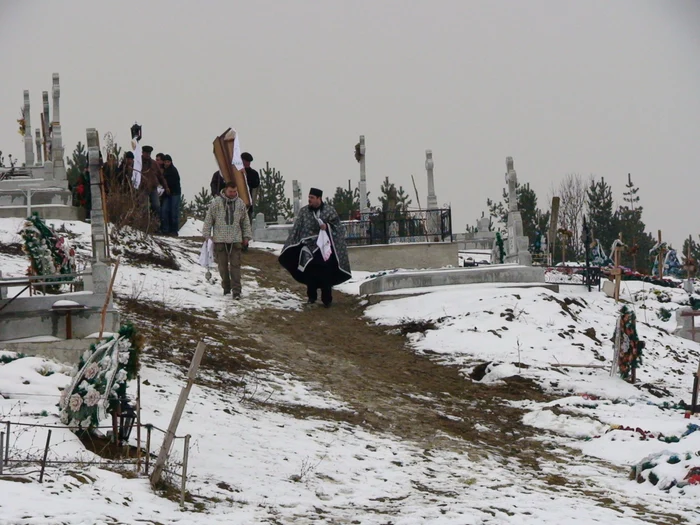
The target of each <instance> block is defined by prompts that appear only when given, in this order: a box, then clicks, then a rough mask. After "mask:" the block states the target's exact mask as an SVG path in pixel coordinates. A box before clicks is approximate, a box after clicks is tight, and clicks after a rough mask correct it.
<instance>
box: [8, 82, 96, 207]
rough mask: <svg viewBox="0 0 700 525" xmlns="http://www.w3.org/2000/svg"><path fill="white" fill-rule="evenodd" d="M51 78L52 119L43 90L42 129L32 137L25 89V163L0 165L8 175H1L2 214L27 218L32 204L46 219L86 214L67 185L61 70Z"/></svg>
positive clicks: (46, 93) (27, 95)
mask: <svg viewBox="0 0 700 525" xmlns="http://www.w3.org/2000/svg"><path fill="white" fill-rule="evenodd" d="M52 81H53V85H52V96H53V119H52V120H51V121H49V96H48V92H46V91H44V92H43V93H42V95H43V111H42V112H41V113H40V116H41V119H40V120H41V129H37V130H36V134H35V137H32V129H31V105H30V96H29V91H24V94H23V95H24V105H23V109H22V113H23V118H24V123H25V128H24V165H23V166H22V167H16V168H15V169H14V170H12V171H11V170H10V169H6V168H0V174H4V175H5V176H6V178H3V177H0V178H2V180H0V217H19V218H24V217H26V215H25V213H26V209H27V207H28V205H29V204H31V206H32V207H33V208H32V209H33V210H34V211H36V212H38V213H39V215H40V216H41V217H42V218H44V219H65V220H81V219H82V218H84V210H83V209H82V208H78V207H74V206H72V195H71V192H70V191H69V189H68V179H67V176H66V166H65V161H64V149H63V138H62V134H61V122H60V96H61V89H60V83H59V76H58V73H54V74H53V79H52ZM49 122H50V123H51V127H50V128H49ZM42 137H43V138H42ZM35 146H36V154H35V152H34V147H35ZM42 153H43V155H42ZM42 160H43V163H42ZM7 172H10V173H7ZM10 175H11V176H10ZM27 187H31V188H32V191H31V197H30V194H29V193H30V192H27V191H26V188H27ZM30 198H31V199H32V200H31V203H30V201H29V199H30Z"/></svg>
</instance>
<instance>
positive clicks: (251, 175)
mask: <svg viewBox="0 0 700 525" xmlns="http://www.w3.org/2000/svg"><path fill="white" fill-rule="evenodd" d="M241 160H242V161H243V168H244V169H245V180H246V183H247V184H248V190H249V193H250V207H249V208H248V218H249V219H250V222H251V224H252V222H253V213H254V209H255V202H256V200H257V198H258V188H260V173H258V170H256V169H253V168H252V167H251V165H250V163H251V162H253V156H252V155H251V154H250V153H248V152H247V151H246V152H244V153H242V154H241Z"/></svg>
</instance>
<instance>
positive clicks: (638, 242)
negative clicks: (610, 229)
mask: <svg viewBox="0 0 700 525" xmlns="http://www.w3.org/2000/svg"><path fill="white" fill-rule="evenodd" d="M625 188H626V191H625V192H623V200H624V202H625V204H624V205H623V206H620V208H619V209H618V221H619V225H620V227H619V230H620V233H621V234H622V242H623V243H625V244H626V245H627V250H624V251H623V252H622V254H621V255H622V261H621V263H622V265H623V266H627V267H630V268H632V269H633V270H635V271H637V269H638V267H639V269H640V271H641V273H649V270H650V269H651V265H652V263H650V262H649V261H650V259H649V250H651V248H652V247H653V246H654V244H655V243H654V239H653V237H652V236H651V235H650V234H648V233H647V232H646V231H645V230H646V227H645V225H644V222H642V210H643V208H642V206H641V205H640V204H639V202H640V198H639V195H638V192H639V188H638V187H637V186H635V185H634V183H633V182H632V175H631V174H628V175H627V184H626V185H625Z"/></svg>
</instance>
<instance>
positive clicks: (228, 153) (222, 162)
mask: <svg viewBox="0 0 700 525" xmlns="http://www.w3.org/2000/svg"><path fill="white" fill-rule="evenodd" d="M231 133H232V130H231V128H228V129H227V130H226V131H224V132H223V133H222V134H221V135H219V136H218V137H216V138H215V139H214V143H213V146H214V158H215V159H216V163H217V165H218V166H219V171H220V172H221V176H222V177H223V178H224V180H225V181H226V182H235V183H236V187H237V188H238V196H239V197H240V198H241V199H242V200H243V202H244V204H245V205H246V206H250V202H251V200H250V191H249V190H248V182H247V180H246V178H245V174H244V173H242V172H241V171H239V170H238V168H236V166H234V165H233V143H234V140H235V139H233V138H231Z"/></svg>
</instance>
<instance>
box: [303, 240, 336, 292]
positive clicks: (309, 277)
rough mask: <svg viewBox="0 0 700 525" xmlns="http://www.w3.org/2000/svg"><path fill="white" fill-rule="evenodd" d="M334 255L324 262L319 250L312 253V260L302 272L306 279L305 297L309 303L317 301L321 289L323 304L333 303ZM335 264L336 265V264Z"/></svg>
mask: <svg viewBox="0 0 700 525" xmlns="http://www.w3.org/2000/svg"><path fill="white" fill-rule="evenodd" d="M334 263H335V254H334V255H331V258H330V259H328V261H324V260H323V257H322V256H321V250H317V251H316V253H314V258H313V260H312V261H311V262H310V263H309V265H308V266H307V267H306V270H305V271H304V276H305V277H306V295H307V296H308V298H309V301H310V302H316V301H317V300H318V290H319V288H320V289H321V301H323V304H331V303H332V302H333V285H332V284H331V282H332V281H331V278H332V275H333V272H334V269H335V265H334ZM336 264H337V263H336Z"/></svg>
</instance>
